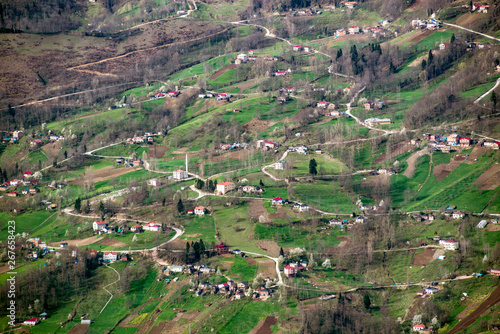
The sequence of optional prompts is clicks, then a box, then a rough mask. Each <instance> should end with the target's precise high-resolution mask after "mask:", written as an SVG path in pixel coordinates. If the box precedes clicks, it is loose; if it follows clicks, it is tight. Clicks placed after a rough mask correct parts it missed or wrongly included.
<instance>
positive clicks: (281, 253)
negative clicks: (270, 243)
mask: <svg viewBox="0 0 500 334" xmlns="http://www.w3.org/2000/svg"><path fill="white" fill-rule="evenodd" d="M280 256H283V257H284V256H285V252H283V247H280Z"/></svg>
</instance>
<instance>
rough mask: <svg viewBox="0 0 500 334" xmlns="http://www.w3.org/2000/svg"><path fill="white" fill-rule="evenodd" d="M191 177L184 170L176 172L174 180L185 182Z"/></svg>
mask: <svg viewBox="0 0 500 334" xmlns="http://www.w3.org/2000/svg"><path fill="white" fill-rule="evenodd" d="M188 177H189V174H188V172H186V171H185V170H182V169H178V170H174V175H173V178H174V179H176V180H183V179H187V178H188Z"/></svg>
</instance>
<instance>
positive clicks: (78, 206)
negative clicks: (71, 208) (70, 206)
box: [75, 197, 82, 213]
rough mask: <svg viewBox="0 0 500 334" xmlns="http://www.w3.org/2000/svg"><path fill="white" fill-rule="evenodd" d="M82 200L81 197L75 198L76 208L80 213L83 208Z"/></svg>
mask: <svg viewBox="0 0 500 334" xmlns="http://www.w3.org/2000/svg"><path fill="white" fill-rule="evenodd" d="M81 209H82V200H81V199H80V197H78V198H77V199H76V200H75V210H76V212H78V213H80V212H81V211H82V210H81Z"/></svg>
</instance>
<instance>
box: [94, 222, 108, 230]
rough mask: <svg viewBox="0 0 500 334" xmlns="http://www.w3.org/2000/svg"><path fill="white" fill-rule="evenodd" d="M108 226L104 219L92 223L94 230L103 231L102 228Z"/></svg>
mask: <svg viewBox="0 0 500 334" xmlns="http://www.w3.org/2000/svg"><path fill="white" fill-rule="evenodd" d="M107 226H108V223H106V222H105V221H104V220H101V221H95V222H94V223H93V224H92V227H93V229H94V231H104V229H105V228H106V227H107Z"/></svg>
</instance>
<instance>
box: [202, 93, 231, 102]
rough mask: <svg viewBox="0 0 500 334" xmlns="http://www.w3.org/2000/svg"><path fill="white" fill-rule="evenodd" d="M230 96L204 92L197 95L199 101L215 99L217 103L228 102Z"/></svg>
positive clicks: (228, 94)
mask: <svg viewBox="0 0 500 334" xmlns="http://www.w3.org/2000/svg"><path fill="white" fill-rule="evenodd" d="M231 96H232V95H231V94H230V93H220V94H217V93H209V92H206V93H201V94H198V98H199V99H209V98H212V97H215V98H216V99H217V101H228V100H229V99H230V98H231Z"/></svg>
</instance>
